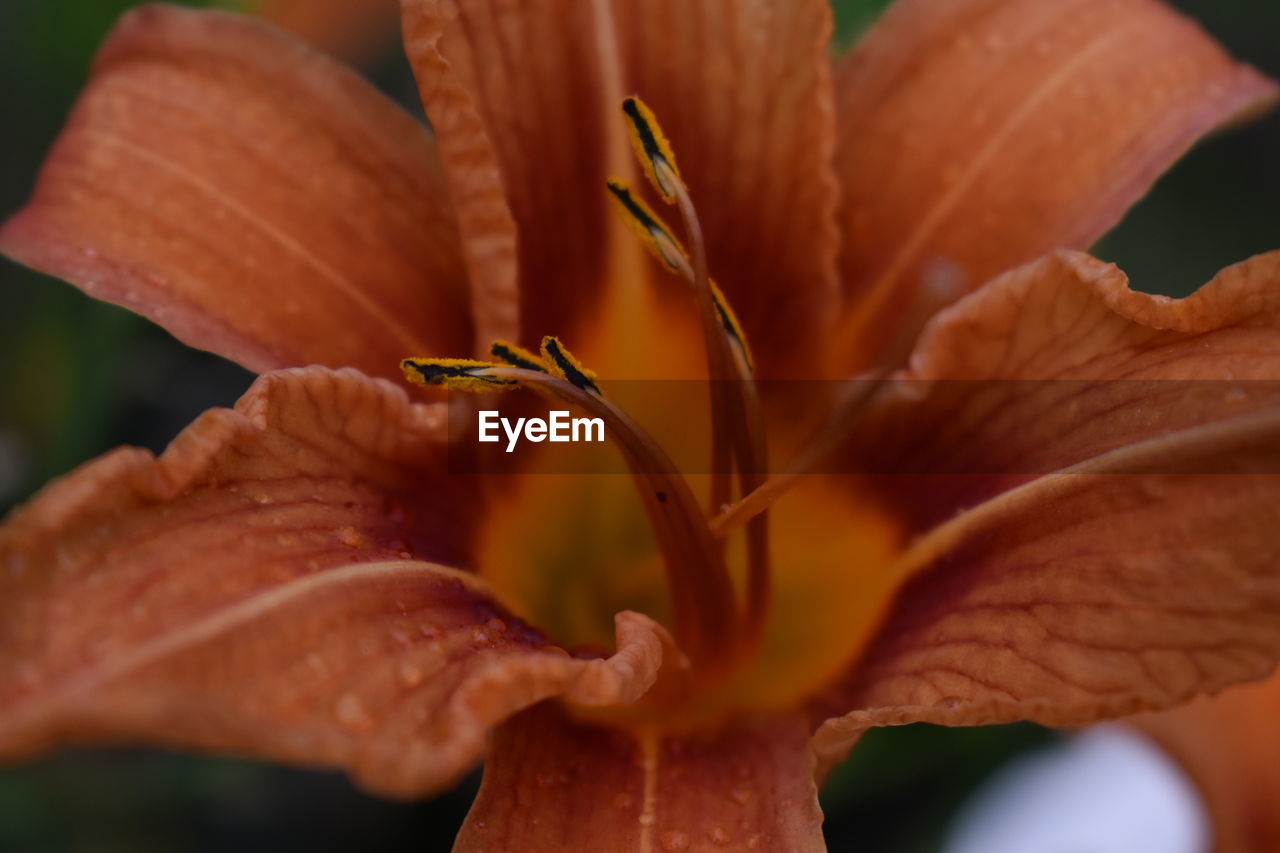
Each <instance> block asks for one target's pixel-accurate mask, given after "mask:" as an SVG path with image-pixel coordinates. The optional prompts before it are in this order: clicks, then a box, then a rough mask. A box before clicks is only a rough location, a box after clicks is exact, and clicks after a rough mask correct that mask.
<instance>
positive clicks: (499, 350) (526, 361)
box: [489, 341, 547, 373]
mask: <svg viewBox="0 0 1280 853" xmlns="http://www.w3.org/2000/svg"><path fill="white" fill-rule="evenodd" d="M489 353H490V354H491V355H492V356H493V357H494V358H496V359H497V360H498V361H501V362H505V363H507V364H509V365H511V366H512V367H519V368H522V369H524V370H540V371H542V372H543V373H546V372H547V368H546V365H544V364H543V363H542V359H541V358H539V357H538V356H537V354H536V353H533V352H531V351H530V350H527V349H525V348H524V347H522V346H520V345H518V344H512V343H508V342H507V341H494V342H493V343H492V344H491V345H490V346H489Z"/></svg>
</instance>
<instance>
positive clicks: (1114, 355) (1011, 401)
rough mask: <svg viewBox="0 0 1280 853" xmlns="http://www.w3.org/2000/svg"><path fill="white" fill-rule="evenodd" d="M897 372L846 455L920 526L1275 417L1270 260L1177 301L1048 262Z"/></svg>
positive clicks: (1087, 269)
mask: <svg viewBox="0 0 1280 853" xmlns="http://www.w3.org/2000/svg"><path fill="white" fill-rule="evenodd" d="M899 377H900V378H901V379H902V380H903V381H902V383H901V384H900V385H899V386H898V387H897V388H896V390H897V391H898V393H897V394H895V395H891V396H890V398H888V399H887V400H886V401H885V403H884V404H883V406H882V407H881V408H880V410H879V411H878V412H877V413H876V414H875V415H874V416H873V417H870V418H868V419H867V421H866V422H865V423H864V424H862V425H861V428H860V430H859V431H858V432H857V433H856V434H855V435H853V436H852V437H851V439H850V444H849V447H850V448H851V452H852V453H853V454H854V457H855V458H858V457H861V458H860V459H859V462H862V463H866V464H870V465H874V466H877V470H881V471H888V472H892V473H896V474H900V475H905V476H889V477H886V478H884V481H883V484H884V485H885V486H887V487H888V488H889V489H890V490H891V491H892V492H893V493H894V494H896V495H897V496H898V497H899V498H900V500H899V501H898V503H899V504H900V506H901V507H902V508H903V509H904V510H905V511H907V512H908V513H909V514H910V515H911V516H912V517H913V520H914V526H915V527H917V528H920V527H923V526H927V525H929V524H932V523H935V522H937V521H940V520H943V519H945V518H948V517H950V516H951V515H953V514H954V513H955V512H956V510H957V509H959V508H963V507H966V506H972V505H974V504H976V503H979V502H980V501H981V500H983V499H984V498H986V497H990V496H991V495H993V494H996V493H998V492H999V491H1002V490H1003V489H1006V488H1009V487H1010V486H1012V485H1015V484H1017V483H1019V482H1024V481H1026V480H1028V479H1031V478H1032V477H1034V476H1036V475H1037V474H1044V473H1047V472H1050V471H1054V470H1057V469H1059V468H1065V467H1067V466H1069V465H1074V464H1077V463H1079V462H1082V461H1084V460H1086V459H1089V458H1092V457H1094V456H1098V455H1099V454H1102V453H1107V452H1110V451H1113V450H1116V449H1118V448H1121V447H1124V446H1125V445H1128V444H1132V443H1134V442H1140V441H1144V440H1147V439H1150V438H1154V437H1157V436H1161V435H1166V434H1168V433H1170V432H1174V431H1177V430H1182V429H1187V428H1191V427H1196V426H1200V425H1203V424H1208V423H1213V422H1215V421H1221V420H1226V419H1230V418H1238V417H1241V416H1244V415H1248V414H1250V413H1255V412H1259V411H1263V410H1268V409H1275V408H1277V407H1280V252H1273V253H1270V254H1266V255H1259V256H1258V257H1255V258H1253V259H1251V260H1248V261H1245V262H1243V263H1240V264H1237V265H1235V266H1233V267H1229V268H1227V269H1225V270H1223V271H1222V272H1221V273H1219V274H1218V275H1217V276H1216V277H1215V278H1214V280H1213V281H1211V282H1210V283H1209V284H1207V285H1205V286H1204V287H1203V288H1201V289H1200V290H1199V291H1198V292H1196V293H1195V294H1194V295H1192V296H1190V297H1188V298H1186V299H1181V300H1172V299H1167V298H1164V297H1158V296H1149V295H1147V294H1145V293H1137V292H1135V291H1133V290H1130V289H1129V282H1128V279H1127V278H1126V277H1125V275H1124V274H1123V273H1122V272H1120V271H1119V270H1118V269H1116V268H1115V267H1114V266H1112V265H1110V264H1104V263H1102V262H1101V261H1098V260H1095V259H1094V258H1091V257H1089V256H1087V255H1083V254H1080V253H1075V252H1066V251H1063V252H1058V253H1055V254H1053V255H1049V256H1046V257H1045V258H1042V259H1041V260H1039V261H1037V262H1035V263H1033V264H1029V265H1027V266H1025V267H1021V268H1019V269H1017V270H1014V271H1012V272H1009V273H1007V274H1006V275H1004V276H1001V277H1000V278H998V279H996V280H995V281H992V282H991V283H990V284H988V285H987V286H986V287H984V288H983V289H982V290H981V291H979V292H978V293H976V294H974V295H972V296H971V297H969V298H968V299H965V300H963V301H962V302H960V303H959V304H957V305H956V306H954V307H953V308H951V309H949V310H947V311H945V312H943V313H942V314H940V315H939V316H938V318H937V319H936V320H935V322H934V323H933V325H932V326H931V327H930V329H929V330H928V331H927V332H926V334H925V335H924V337H923V338H922V339H921V341H920V343H919V346H918V348H917V350H916V353H915V355H914V357H913V358H912V360H911V365H910V368H909V369H908V370H907V371H905V372H903V373H901V374H899ZM853 464H855V465H856V464H858V463H857V462H855V463H853ZM913 474H919V475H922V476H913ZM944 475H945V476H944Z"/></svg>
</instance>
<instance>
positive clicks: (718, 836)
mask: <svg viewBox="0 0 1280 853" xmlns="http://www.w3.org/2000/svg"><path fill="white" fill-rule="evenodd" d="M707 838H708V839H710V841H711V843H712V844H715V845H717V846H720V847H723V846H725V845H726V844H728V843H729V842H730V841H732V840H733V836H732V835H730V834H729V830H727V829H725V828H724V827H723V826H715V827H712V828H711V831H710V832H708V833H707Z"/></svg>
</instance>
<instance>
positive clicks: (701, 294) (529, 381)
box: [401, 97, 812, 674]
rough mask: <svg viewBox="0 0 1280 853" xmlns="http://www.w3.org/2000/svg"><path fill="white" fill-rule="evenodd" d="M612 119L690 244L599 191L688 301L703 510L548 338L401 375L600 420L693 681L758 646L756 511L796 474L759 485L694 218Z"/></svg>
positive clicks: (627, 196)
mask: <svg viewBox="0 0 1280 853" xmlns="http://www.w3.org/2000/svg"><path fill="white" fill-rule="evenodd" d="M622 112H623V115H624V116H625V117H626V120H627V126H628V129H629V131H630V137H631V144H632V148H633V150H634V152H635V155H636V158H637V160H638V161H639V163H640V165H641V167H642V168H643V171H644V173H645V175H646V177H647V178H648V180H649V182H650V183H651V184H652V185H653V187H654V189H655V190H656V191H657V193H658V194H659V196H660V197H661V198H662V199H663V201H665V202H667V203H668V204H672V205H675V206H677V207H678V209H679V211H680V214H681V218H682V220H683V224H684V230H685V237H686V239H687V241H688V244H689V246H690V249H686V248H685V246H684V244H682V243H681V241H680V240H678V239H677V238H676V237H675V236H674V234H673V232H672V230H671V229H670V228H669V227H668V226H667V225H666V223H664V222H663V221H662V219H661V218H660V217H659V216H658V215H657V214H656V213H655V212H654V211H653V210H652V209H651V208H650V207H649V206H648V205H647V204H645V202H644V201H643V200H641V199H640V198H639V197H638V196H637V195H636V194H635V193H634V192H633V190H632V189H631V187H629V186H628V185H627V184H626V183H625V182H623V181H621V180H618V179H614V178H611V179H609V180H608V181H607V182H606V187H607V190H608V193H609V195H610V197H611V198H612V199H613V201H614V202H615V205H616V208H617V211H618V213H619V215H620V216H621V218H622V221H623V222H624V223H625V224H626V225H627V227H628V228H629V229H630V230H631V232H632V233H633V234H634V235H635V236H636V237H637V238H638V239H639V240H640V242H641V243H643V245H644V246H645V247H646V248H647V249H648V250H649V252H650V253H651V254H652V255H653V256H654V257H655V258H656V259H657V260H658V261H659V262H660V263H661V265H662V266H663V267H665V268H666V269H667V270H668V271H670V272H672V273H674V274H676V275H678V276H680V277H681V278H683V279H684V280H685V281H686V282H687V283H688V284H689V286H690V288H691V291H692V295H693V297H694V301H695V304H696V310H697V314H698V319H699V321H700V327H701V337H702V341H703V348H704V352H705V357H706V364H707V373H708V377H709V379H710V381H709V382H708V389H709V390H708V394H709V397H710V412H711V433H712V435H711V462H712V466H711V471H712V475H711V478H710V485H709V494H708V495H707V503H706V506H707V507H709V508H710V509H709V510H708V509H704V507H703V504H702V503H700V502H699V500H698V498H697V497H696V496H695V495H694V494H693V491H692V489H691V487H690V485H689V483H688V482H687V480H686V479H685V477H684V476H682V475H681V473H680V472H679V471H678V470H677V468H676V466H675V464H674V463H673V461H672V459H671V457H670V456H669V455H668V454H667V452H666V451H665V450H664V449H663V448H662V447H661V446H660V445H659V444H658V443H657V442H656V441H655V440H654V439H653V438H652V437H651V436H650V435H649V434H648V433H647V432H646V431H645V430H644V429H643V428H642V427H641V426H640V425H639V424H638V423H636V422H635V420H634V419H632V418H631V417H630V416H629V415H628V414H627V413H626V412H624V411H623V410H622V409H621V408H619V407H618V406H617V405H615V404H614V403H613V402H612V401H610V400H609V399H608V398H607V397H606V396H605V394H604V392H603V391H602V389H601V388H600V385H599V384H598V382H597V378H596V376H595V374H594V373H593V372H592V371H591V370H589V369H588V368H587V367H586V366H585V365H583V364H582V363H581V362H579V361H578V359H576V358H575V357H574V356H573V354H572V353H570V352H569V350H568V349H567V348H566V347H565V346H564V344H563V343H562V342H561V341H560V340H559V339H558V338H556V337H552V336H548V337H545V338H543V340H542V345H541V350H540V352H536V353H535V352H533V351H531V350H527V349H525V348H523V347H520V346H517V345H515V344H512V343H509V342H506V341H497V342H495V343H494V344H493V345H492V347H491V348H490V355H491V356H492V358H493V360H492V361H478V360H473V359H454V358H407V359H405V360H404V361H402V362H401V367H402V369H403V371H404V374H405V376H406V378H407V379H408V380H409V381H411V382H414V383H416V384H422V385H434V386H443V387H446V388H450V389H453V390H459V391H467V392H473V393H489V392H498V391H508V390H512V389H516V388H525V389H528V390H532V391H534V392H536V393H538V394H541V395H543V396H545V397H548V398H550V399H553V400H556V401H560V402H563V403H568V404H570V405H572V406H575V407H577V408H579V409H581V410H583V411H585V412H587V413H588V414H590V415H592V416H594V417H598V418H600V419H601V420H603V422H604V424H605V429H606V431H607V432H608V433H609V435H610V436H611V437H612V439H613V441H614V443H615V444H616V446H617V448H618V449H619V451H620V452H621V453H622V455H623V457H624V459H625V461H626V463H627V467H628V470H629V471H630V473H631V475H632V477H633V479H634V481H635V483H636V487H637V489H638V493H639V496H640V499H641V502H642V504H643V506H644V510H645V514H646V517H647V518H648V521H649V525H650V527H651V529H652V532H653V535H654V539H655V540H656V542H657V546H658V549H659V552H660V554H661V557H662V563H663V568H664V572H665V577H666V582H667V594H668V597H669V599H670V603H671V613H672V622H673V625H672V629H673V634H674V636H675V639H676V641H677V642H678V643H679V645H680V647H681V649H682V650H683V651H684V653H685V654H686V655H687V656H688V657H689V660H690V661H691V663H692V664H693V665H694V666H695V667H696V668H697V669H699V670H700V671H701V672H703V673H704V674H717V673H718V674H727V673H728V672H730V671H732V670H733V669H734V667H735V666H736V665H737V664H739V663H741V662H742V661H744V660H745V659H747V658H748V657H749V656H750V654H751V652H752V651H754V650H755V649H756V648H758V646H759V643H760V642H761V639H762V635H763V631H764V625H765V621H766V617H767V616H768V611H769V599H770V580H771V579H770V567H769V526H768V525H769V519H768V511H767V510H768V507H769V505H770V504H771V503H772V501H773V500H774V499H775V498H776V497H777V495H778V494H780V493H781V492H782V491H783V490H784V489H785V487H786V486H787V484H788V483H789V482H791V481H792V480H793V479H794V477H795V476H796V473H798V471H796V473H789V474H784V475H781V476H778V477H774V478H772V479H769V480H766V479H765V474H764V472H766V471H767V470H768V455H767V453H768V451H767V446H766V441H765V430H764V422H763V417H762V414H761V407H760V401H759V397H758V394H757V389H756V386H755V383H754V378H753V371H754V366H753V363H752V356H751V351H750V348H749V346H748V343H747V339H746V336H745V333H744V332H743V330H742V326H741V324H740V323H739V322H738V318H737V316H736V315H735V314H734V312H733V309H732V307H730V305H729V303H728V300H727V299H726V298H725V295H724V293H723V292H722V291H721V289H720V288H719V287H718V286H717V285H716V283H715V282H714V281H713V280H712V279H711V277H710V274H709V271H708V265H707V252H706V245H705V242H704V240H703V236H702V228H701V224H700V222H699V219H698V214H697V210H696V209H695V207H694V204H693V200H692V198H691V197H690V194H689V190H688V187H687V186H686V185H685V183H684V181H683V179H682V178H681V177H680V172H679V170H678V169H677V167H676V161H675V155H674V153H673V152H672V150H671V146H670V144H669V143H668V141H667V139H666V137H665V135H664V134H663V132H662V130H661V128H660V127H659V125H658V122H657V120H656V119H655V117H654V115H653V113H652V112H651V111H650V110H649V108H648V107H647V106H646V105H645V104H644V103H643V102H642V101H640V100H639V99H638V98H634V97H631V98H626V99H625V100H624V101H623V104H622ZM810 455H812V454H806V456H810ZM802 461H803V460H802ZM793 470H794V469H793ZM735 501H736V502H735ZM739 532H740V533H741V535H742V536H743V538H744V545H745V555H746V556H745V561H746V576H745V578H746V579H745V583H744V585H743V589H742V591H741V592H739V590H738V589H737V588H735V585H734V582H733V580H732V578H731V575H730V572H729V569H728V566H727V563H726V556H725V551H726V545H727V540H728V538H729V536H730V535H731V534H736V533H739Z"/></svg>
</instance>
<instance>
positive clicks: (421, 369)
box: [400, 358, 519, 393]
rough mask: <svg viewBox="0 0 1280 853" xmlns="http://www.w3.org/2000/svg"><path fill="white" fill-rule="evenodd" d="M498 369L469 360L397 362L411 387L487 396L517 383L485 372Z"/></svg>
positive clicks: (437, 359)
mask: <svg viewBox="0 0 1280 853" xmlns="http://www.w3.org/2000/svg"><path fill="white" fill-rule="evenodd" d="M494 367H502V365H500V364H491V363H489V362H487V361H475V360H474V359H470V358H406V359H404V360H402V361H401V362H400V371H401V372H402V373H403V374H404V377H405V379H407V380H409V381H410V382H412V383H413V384H415V385H434V386H437V387H444V388H449V389H452V390H455V391H469V392H472V393H489V392H493V391H509V390H511V389H512V388H515V387H516V386H517V385H518V384H519V383H517V382H514V381H512V380H510V379H505V378H503V377H499V376H490V375H488V374H487V372H486V371H488V370H490V369H492V368H494Z"/></svg>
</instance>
